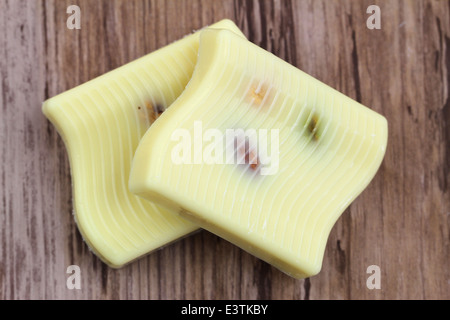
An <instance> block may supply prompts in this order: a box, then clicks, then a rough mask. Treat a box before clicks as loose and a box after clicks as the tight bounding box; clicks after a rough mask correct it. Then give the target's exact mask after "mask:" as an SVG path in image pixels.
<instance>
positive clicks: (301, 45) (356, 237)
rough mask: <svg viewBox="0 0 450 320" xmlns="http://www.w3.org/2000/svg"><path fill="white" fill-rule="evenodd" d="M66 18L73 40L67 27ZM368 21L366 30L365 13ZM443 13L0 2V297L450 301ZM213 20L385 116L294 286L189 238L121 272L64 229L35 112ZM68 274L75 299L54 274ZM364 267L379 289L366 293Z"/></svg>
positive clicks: (52, 158)
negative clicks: (360, 187)
mask: <svg viewBox="0 0 450 320" xmlns="http://www.w3.org/2000/svg"><path fill="white" fill-rule="evenodd" d="M71 4H76V5H79V6H80V8H81V12H82V13H81V14H82V28H81V30H68V29H67V28H66V19H67V17H68V15H67V14H66V9H67V6H69V5H71ZM371 4H377V5H379V6H380V8H381V19H382V28H381V30H369V29H368V28H367V27H366V20H367V18H368V17H369V15H368V14H367V13H366V9H367V7H368V6H369V5H371ZM449 10H450V3H449V2H448V1H419V0H417V1H413V0H411V1H395V0H389V1H381V0H374V1H372V0H371V1H366V0H362V1H357V0H354V1H350V0H348V1H326V0H320V1H319V0H314V1H313V0H309V1H302V0H298V1H296V0H278V1H238V0H236V1H231V0H221V1H208V0H203V1H200V0H190V1H188V0H178V1H175V0H170V1H163V0H158V1H156V0H152V1H140V0H135V1H124V0H123V1H110V0H97V1H93V0H91V1H88V0H71V1H54V0H48V1H43V0H0V72H1V86H0V106H1V113H0V114H1V115H0V142H1V144H0V160H1V161H0V188H1V189H0V299H29V298H33V299H56V298H58V299H82V298H83V299H185V298H187V299H241V298H242V299H260V298H261V299H350V298H351V299H392V298H394V299H400V298H401V299H433V298H437V299H450V293H449V287H450V280H449V279H450V277H449V262H450V259H449V258H450V254H449V224H450V223H449V222H450V219H449V214H450V170H449V168H450V102H449V101H450V100H449V95H450V92H449V88H450V25H449V23H450V19H449V17H450V11H449ZM222 18H230V19H232V20H234V21H235V22H236V23H237V24H238V26H239V27H241V28H242V30H243V31H244V33H245V34H246V35H247V36H248V38H249V39H250V40H251V41H253V42H254V43H256V44H258V45H260V46H261V47H263V48H265V49H267V50H269V51H271V52H273V53H275V54H276V55H278V56H279V57H281V58H283V59H285V60H287V61H288V62H290V63H292V64H294V65H296V66H297V67H299V68H301V69H302V70H304V71H305V72H307V73H309V74H311V75H313V76H315V77H317V78H318V79H319V80H321V81H323V82H325V83H327V84H329V85H330V86H332V87H334V88H336V89H338V90H340V91H342V92H343V93H345V94H347V95H349V96H350V97H352V98H354V99H357V100H358V101H360V102H362V103H363V104H365V105H367V106H369V107H371V108H373V109H374V110H376V111H378V112H380V113H382V114H383V115H385V116H386V117H387V119H388V121H389V130H390V131H389V146H388V149H387V153H386V157H385V160H384V162H383V164H382V166H381V169H380V171H379V172H378V174H377V176H376V177H375V179H374V180H373V181H372V183H371V184H370V185H369V187H368V188H367V189H366V190H365V191H364V193H363V194H362V195H361V196H360V197H358V199H357V200H356V201H355V202H354V203H353V204H352V205H351V206H350V208H349V209H347V210H346V212H345V213H344V214H343V216H342V217H341V218H340V219H339V220H338V222H337V224H336V226H335V227H334V228H333V230H332V233H331V236H330V238H329V241H328V245H327V248H326V252H325V258H324V262H323V269H322V272H321V273H320V274H319V275H317V276H315V277H312V278H310V279H307V280H294V279H292V278H290V277H288V276H286V275H284V274H283V273H281V272H279V271H278V270H276V269H274V268H272V267H271V266H270V265H268V264H266V263H264V262H262V261H260V260H258V259H256V258H253V257H252V256H251V255H249V254H247V253H246V252H244V251H242V250H240V249H238V248H237V247H235V246H233V245H231V244H230V243H228V242H226V241H224V240H221V239H220V238H218V237H216V236H215V235H213V234H210V233H208V232H206V231H202V232H200V233H198V234H196V235H193V236H190V237H188V238H186V239H183V240H181V241H178V242H176V243H174V244H173V245H170V246H168V247H166V248H164V249H162V250H160V251H158V252H156V253H154V254H151V255H149V256H147V257H144V258H143V259H140V260H139V261H136V262H134V263H132V264H130V265H128V266H126V267H125V268H123V269H120V270H113V269H110V268H108V267H107V266H105V265H104V264H102V263H101V262H100V261H99V259H98V258H96V257H95V256H94V255H93V254H92V253H91V252H89V250H88V247H87V246H86V245H85V244H84V243H83V241H82V239H81V237H80V234H79V232H78V231H77V229H76V226H75V223H74V220H73V217H72V202H71V201H72V200H71V179H70V168H69V164H68V158H67V153H66V150H65V147H64V145H63V143H62V140H61V139H60V137H59V136H58V134H57V133H56V131H55V129H54V128H53V126H52V125H51V124H50V123H49V122H48V121H47V120H46V118H45V117H44V116H43V115H42V113H41V103H42V101H44V100H45V99H47V98H49V97H51V96H54V95H56V94H58V93H60V92H62V91H64V90H67V89H70V88H72V87H74V86H76V85H78V84H81V83H83V82H85V81H87V80H89V79H92V78H94V77H96V76H99V75H101V74H103V73H105V72H107V71H109V70H112V69H114V68H116V67H119V66H120V65H122V64H124V63H126V62H128V61H131V60H133V59H135V58H138V57H140V56H142V55H144V54H146V53H149V52H151V51H153V50H155V49H157V48H159V47H161V46H163V45H166V44H168V43H170V42H172V41H174V40H177V39H179V38H180V37H182V36H183V35H185V34H187V33H189V32H190V31H192V30H193V29H198V28H201V27H202V26H204V25H206V24H210V23H213V22H214V21H217V20H220V19H222ZM72 264H76V265H79V266H80V268H81V279H82V280H81V290H69V289H67V287H66V279H67V277H68V275H67V274H66V268H67V266H69V265H72ZM369 265H378V266H379V267H380V269H381V289H380V290H369V289H368V288H367V287H366V279H367V278H368V276H369V275H368V274H367V273H366V269H367V267H368V266H369Z"/></svg>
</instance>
